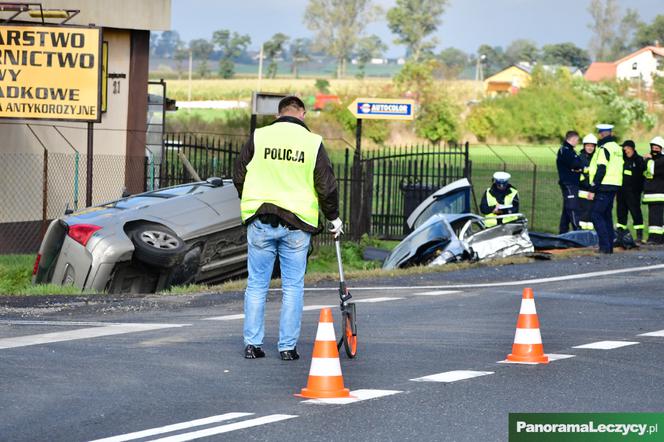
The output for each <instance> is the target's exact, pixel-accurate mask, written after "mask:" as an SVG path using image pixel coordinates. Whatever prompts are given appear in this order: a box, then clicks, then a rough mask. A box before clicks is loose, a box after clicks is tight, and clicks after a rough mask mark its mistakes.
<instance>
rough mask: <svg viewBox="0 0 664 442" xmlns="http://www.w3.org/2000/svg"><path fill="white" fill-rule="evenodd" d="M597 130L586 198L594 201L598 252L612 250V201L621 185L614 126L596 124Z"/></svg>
mask: <svg viewBox="0 0 664 442" xmlns="http://www.w3.org/2000/svg"><path fill="white" fill-rule="evenodd" d="M597 129H598V131H599V138H600V141H599V144H598V146H597V153H596V154H595V155H594V156H593V158H592V161H591V162H590V167H589V175H590V182H591V186H590V188H591V191H590V193H589V194H588V199H590V200H592V201H593V208H592V211H591V218H592V220H593V225H594V226H595V231H596V232H597V239H598V242H599V253H613V241H614V240H615V231H614V230H613V201H614V200H615V197H616V192H618V189H620V186H621V185H622V177H623V152H622V148H621V147H620V146H619V145H618V143H616V138H615V137H614V136H613V134H612V130H613V125H611V124H598V125H597Z"/></svg>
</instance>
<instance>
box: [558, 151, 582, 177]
mask: <svg viewBox="0 0 664 442" xmlns="http://www.w3.org/2000/svg"><path fill="white" fill-rule="evenodd" d="M556 167H557V168H558V184H567V185H572V186H578V185H579V177H580V175H581V173H580V172H579V171H580V170H581V169H583V165H582V164H581V159H580V158H579V156H578V155H577V154H576V152H575V151H574V147H573V146H572V145H571V144H569V143H568V142H567V141H565V142H564V143H563V145H562V146H560V149H558V155H557V156H556Z"/></svg>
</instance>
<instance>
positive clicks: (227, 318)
mask: <svg viewBox="0 0 664 442" xmlns="http://www.w3.org/2000/svg"><path fill="white" fill-rule="evenodd" d="M235 319H244V314H242V313H240V314H238V315H225V316H213V317H212V318H203V321H233V320H235Z"/></svg>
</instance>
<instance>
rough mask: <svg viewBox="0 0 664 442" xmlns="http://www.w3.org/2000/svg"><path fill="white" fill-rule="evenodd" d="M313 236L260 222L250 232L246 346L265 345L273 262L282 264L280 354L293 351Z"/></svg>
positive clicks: (250, 226) (298, 335) (246, 298)
mask: <svg viewBox="0 0 664 442" xmlns="http://www.w3.org/2000/svg"><path fill="white" fill-rule="evenodd" d="M310 241H311V234H310V233H307V232H303V231H301V230H289V229H287V228H286V227H283V226H277V227H272V226H271V225H269V224H263V223H262V222H260V220H256V221H254V222H252V223H251V224H250V225H249V227H248V229H247V242H248V245H249V260H248V268H249V278H248V280H247V290H246V291H245V293H244V345H254V346H256V347H260V346H261V345H263V337H264V336H265V299H266V297H267V292H268V289H269V287H270V278H271V276H272V269H273V268H274V261H275V258H276V257H277V256H279V262H280V264H281V289H282V293H283V299H282V304H281V319H280V323H279V351H284V350H292V349H294V348H295V346H296V345H297V339H298V338H299V337H300V322H301V319H302V307H303V304H304V272H305V270H306V269H307V252H308V250H309V242H310Z"/></svg>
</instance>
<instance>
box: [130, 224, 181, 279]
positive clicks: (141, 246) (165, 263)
mask: <svg viewBox="0 0 664 442" xmlns="http://www.w3.org/2000/svg"><path fill="white" fill-rule="evenodd" d="M130 237H131V241H132V242H133V243H134V258H136V259H137V260H138V261H141V262H142V263H144V264H147V265H150V266H154V267H161V268H169V267H173V266H175V265H176V264H178V263H179V262H180V261H181V260H182V256H183V255H184V251H185V244H184V241H182V239H180V237H178V236H177V235H176V234H175V232H173V231H172V230H171V229H169V228H167V227H164V226H161V225H159V224H143V225H140V226H138V227H137V228H135V229H134V230H132V232H131V234H130Z"/></svg>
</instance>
